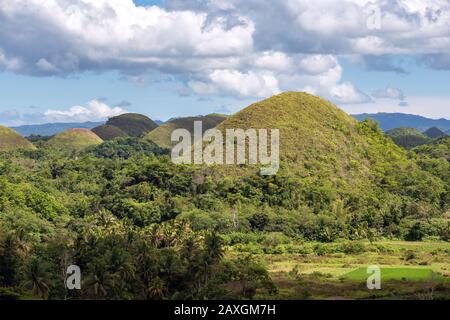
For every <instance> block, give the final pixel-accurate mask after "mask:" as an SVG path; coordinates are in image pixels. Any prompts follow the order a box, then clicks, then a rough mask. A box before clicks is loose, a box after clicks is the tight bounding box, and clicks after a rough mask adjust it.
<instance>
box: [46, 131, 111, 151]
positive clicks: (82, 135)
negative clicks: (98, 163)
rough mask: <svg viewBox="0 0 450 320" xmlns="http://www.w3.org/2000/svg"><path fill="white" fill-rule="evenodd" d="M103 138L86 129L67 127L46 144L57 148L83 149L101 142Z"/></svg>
mask: <svg viewBox="0 0 450 320" xmlns="http://www.w3.org/2000/svg"><path fill="white" fill-rule="evenodd" d="M102 142H103V140H102V139H101V138H100V137H99V136H97V135H96V134H95V133H93V132H92V131H90V130H88V129H69V130H66V131H64V132H61V133H59V134H57V135H56V136H54V137H53V138H51V139H50V140H49V141H48V144H47V145H48V146H50V147H51V148H54V149H59V150H75V151H76V150H83V149H85V148H87V147H90V146H95V145H98V144H101V143H102Z"/></svg>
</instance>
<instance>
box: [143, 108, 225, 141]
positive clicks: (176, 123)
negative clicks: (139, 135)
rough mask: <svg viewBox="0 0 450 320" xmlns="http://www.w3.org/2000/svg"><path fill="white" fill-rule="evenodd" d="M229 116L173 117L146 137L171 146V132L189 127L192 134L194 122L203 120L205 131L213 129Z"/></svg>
mask: <svg viewBox="0 0 450 320" xmlns="http://www.w3.org/2000/svg"><path fill="white" fill-rule="evenodd" d="M226 118H227V116H225V115H221V114H210V115H207V116H198V117H187V118H176V119H172V120H170V121H168V122H166V123H164V124H162V125H161V126H159V127H158V128H156V129H155V130H153V131H151V132H150V133H148V134H147V135H146V136H145V138H146V139H148V140H150V141H153V142H154V143H156V144H157V145H159V146H160V147H162V148H170V147H171V146H172V145H173V144H172V142H171V134H172V132H173V131H174V130H176V129H187V130H188V131H189V132H191V134H192V135H193V133H194V122H195V121H201V122H202V129H203V132H205V131H206V130H208V129H212V128H214V127H215V126H217V125H218V124H219V123H221V122H222V121H224V120H225V119H226Z"/></svg>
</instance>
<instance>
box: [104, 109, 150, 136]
mask: <svg viewBox="0 0 450 320" xmlns="http://www.w3.org/2000/svg"><path fill="white" fill-rule="evenodd" d="M106 124H107V125H110V126H115V127H117V128H119V129H121V130H122V131H123V132H125V133H126V134H127V135H129V136H132V137H140V136H142V135H143V134H146V133H148V132H150V131H152V130H154V129H155V128H157V127H158V125H157V124H156V123H155V122H154V121H153V120H151V119H150V118H149V117H147V116H144V115H142V114H137V113H126V114H122V115H120V116H117V117H113V118H110V119H109V120H108V121H107V122H106Z"/></svg>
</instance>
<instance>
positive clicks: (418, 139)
mask: <svg viewBox="0 0 450 320" xmlns="http://www.w3.org/2000/svg"><path fill="white" fill-rule="evenodd" d="M386 135H388V136H389V137H391V138H392V140H394V142H395V144H397V145H399V146H402V147H404V148H414V147H417V146H421V145H424V144H427V143H429V142H430V141H431V139H430V138H429V137H427V136H426V135H425V134H423V133H422V132H420V131H419V130H417V129H414V128H408V127H400V128H396V129H392V130H389V131H387V132H386Z"/></svg>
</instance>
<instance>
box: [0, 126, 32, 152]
mask: <svg viewBox="0 0 450 320" xmlns="http://www.w3.org/2000/svg"><path fill="white" fill-rule="evenodd" d="M15 149H26V150H34V149H36V147H35V146H34V145H33V144H32V143H31V142H30V141H28V140H27V139H25V138H24V137H22V136H21V135H20V134H18V133H17V132H16V131H14V130H13V129H10V128H7V127H3V126H0V151H9V150H15Z"/></svg>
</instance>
